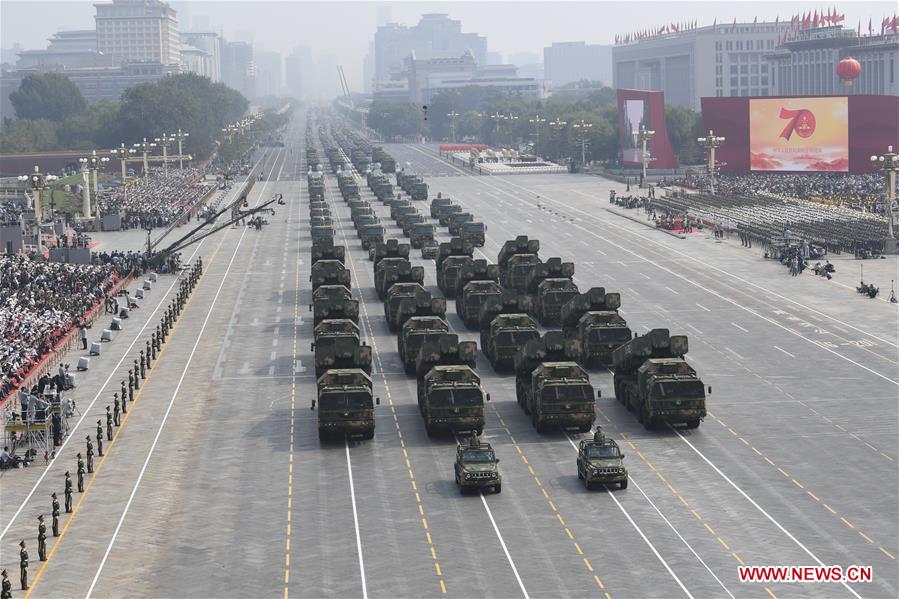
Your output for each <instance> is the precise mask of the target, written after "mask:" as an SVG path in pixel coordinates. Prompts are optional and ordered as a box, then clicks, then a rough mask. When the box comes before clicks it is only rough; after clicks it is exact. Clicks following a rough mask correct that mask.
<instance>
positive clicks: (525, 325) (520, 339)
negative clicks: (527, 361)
mask: <svg viewBox="0 0 899 599" xmlns="http://www.w3.org/2000/svg"><path fill="white" fill-rule="evenodd" d="M539 337H540V332H539V331H538V330H537V323H535V322H534V320H533V319H532V318H531V317H530V315H528V314H499V315H498V316H496V317H494V318H493V320H492V321H491V323H490V326H489V327H488V328H486V329H481V349H482V350H483V352H484V355H485V356H487V359H489V360H490V365H491V366H493V369H494V370H495V371H497V372H503V371H508V370H511V369H512V368H513V367H514V366H515V354H516V353H518V348H519V347H521V345H522V344H523V343H526V342H527V341H528V340H530V339H537V338H539Z"/></svg>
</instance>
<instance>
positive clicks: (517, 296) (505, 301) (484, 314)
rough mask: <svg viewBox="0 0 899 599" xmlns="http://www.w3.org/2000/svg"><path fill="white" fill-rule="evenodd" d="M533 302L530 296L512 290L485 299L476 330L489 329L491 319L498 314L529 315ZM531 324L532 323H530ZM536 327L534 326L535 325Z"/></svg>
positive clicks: (504, 290) (505, 290)
mask: <svg viewBox="0 0 899 599" xmlns="http://www.w3.org/2000/svg"><path fill="white" fill-rule="evenodd" d="M533 307H534V302H533V300H532V299H531V297H530V296H528V295H524V294H521V293H517V292H516V291H515V290H513V289H503V290H502V292H501V293H500V295H499V296H498V297H492V296H490V297H487V298H486V299H485V300H484V303H483V305H481V311H480V313H478V328H479V329H480V330H482V331H483V330H484V329H489V328H490V324H491V323H492V322H493V319H494V318H496V317H497V316H499V315H500V314H528V315H529V314H531V312H532V311H533ZM532 322H533V321H532ZM535 326H536V325H535Z"/></svg>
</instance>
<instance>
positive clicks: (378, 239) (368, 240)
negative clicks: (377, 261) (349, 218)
mask: <svg viewBox="0 0 899 599" xmlns="http://www.w3.org/2000/svg"><path fill="white" fill-rule="evenodd" d="M357 232H358V234H359V240H360V241H362V249H365V250H368V249H371V248H372V247H374V246H376V245H377V244H379V243H384V226H383V225H381V224H380V223H373V224H370V225H361V226H359V227H358V229H357Z"/></svg>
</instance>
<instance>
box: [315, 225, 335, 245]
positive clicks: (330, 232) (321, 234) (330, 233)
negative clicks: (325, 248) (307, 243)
mask: <svg viewBox="0 0 899 599" xmlns="http://www.w3.org/2000/svg"><path fill="white" fill-rule="evenodd" d="M309 235H310V237H312V241H313V243H314V242H316V241H326V240H331V241H334V227H332V226H330V225H327V226H324V227H309Z"/></svg>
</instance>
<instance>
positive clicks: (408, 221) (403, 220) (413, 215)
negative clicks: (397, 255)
mask: <svg viewBox="0 0 899 599" xmlns="http://www.w3.org/2000/svg"><path fill="white" fill-rule="evenodd" d="M396 224H397V225H399V227H400V229H402V230H403V235H405V236H406V237H410V235H411V233H412V227H413V226H414V225H419V224H430V223H428V218H427V217H426V216H425V215H424V214H421V213H419V212H410V213H407V214H404V215H403V216H401V217H400V218H398V219H397V221H396ZM431 226H433V225H431ZM409 245H412V239H411V238H410V239H409ZM412 247H413V248H414V247H415V246H414V245H412Z"/></svg>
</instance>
